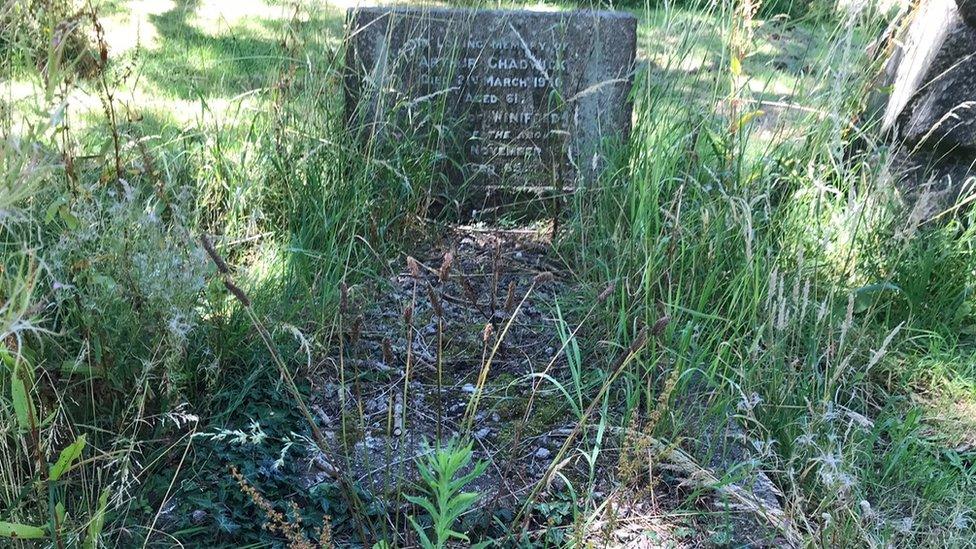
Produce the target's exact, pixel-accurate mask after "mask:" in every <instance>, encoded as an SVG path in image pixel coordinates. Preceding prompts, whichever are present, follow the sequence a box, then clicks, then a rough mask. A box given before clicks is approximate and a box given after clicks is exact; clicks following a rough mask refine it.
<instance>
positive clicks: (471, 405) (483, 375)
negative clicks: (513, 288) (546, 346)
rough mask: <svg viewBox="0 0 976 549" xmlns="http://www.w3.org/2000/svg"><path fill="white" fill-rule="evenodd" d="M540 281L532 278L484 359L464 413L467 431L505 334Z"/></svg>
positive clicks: (538, 278)
mask: <svg viewBox="0 0 976 549" xmlns="http://www.w3.org/2000/svg"><path fill="white" fill-rule="evenodd" d="M539 281H540V277H536V278H535V279H533V280H532V285H531V286H529V289H528V290H526V292H525V295H523V296H522V300H521V301H519V304H518V305H517V306H516V307H515V310H514V311H512V314H511V315H510V316H509V317H508V321H506V322H505V326H504V327H503V328H502V331H501V333H500V334H498V337H497V338H495V344H494V345H493V346H492V348H491V353H489V354H488V355H487V357H485V358H484V359H483V360H482V366H481V371H480V372H478V382H477V383H476V384H475V387H474V393H473V394H472V395H471V400H470V401H469V402H468V409H467V410H465V413H464V415H465V420H464V430H465V431H467V432H470V431H471V425H472V424H473V422H474V416H475V413H477V411H478V405H479V403H480V402H481V393H482V391H483V390H484V387H485V382H486V381H487V380H488V372H489V370H491V363H492V361H493V360H494V359H495V355H496V354H497V353H498V349H499V348H500V347H501V345H502V341H504V340H505V335H506V334H508V329H509V328H511V327H512V323H513V322H514V321H515V318H516V317H518V314H519V311H521V310H522V306H523V305H525V302H526V300H528V299H529V296H530V295H532V291H533V290H534V289H535V287H536V286H537V285H538V283H539ZM489 326H490V325H489ZM487 345H488V341H487V339H486V340H485V348H486V349H487Z"/></svg>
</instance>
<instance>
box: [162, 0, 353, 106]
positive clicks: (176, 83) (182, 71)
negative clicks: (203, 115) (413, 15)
mask: <svg viewBox="0 0 976 549" xmlns="http://www.w3.org/2000/svg"><path fill="white" fill-rule="evenodd" d="M200 6H201V2H200V0H178V1H177V2H176V4H175V6H174V7H173V9H171V10H169V11H167V12H164V13H162V14H159V15H151V16H150V18H149V19H150V22H151V23H152V24H153V25H155V27H156V31H157V32H158V33H159V43H160V46H159V47H158V48H156V49H153V50H147V51H145V52H144V53H143V59H144V68H143V75H144V76H145V77H147V78H148V79H149V80H150V81H151V82H152V84H153V85H154V86H155V87H156V89H158V90H159V91H160V92H161V93H163V94H165V95H168V96H171V97H175V98H180V99H197V98H212V97H233V96H235V95H238V94H241V93H244V92H248V91H251V90H255V89H260V88H263V87H268V86H272V85H274V84H275V83H276V81H277V79H278V78H279V76H280V75H281V74H282V70H281V67H282V65H284V64H286V63H289V62H291V61H292V60H291V59H290V58H289V57H288V54H287V51H286V49H285V47H284V46H285V44H284V43H283V42H282V40H281V39H280V38H279V37H284V36H285V35H286V34H287V32H286V31H287V29H286V27H285V26H286V25H288V24H289V22H288V21H286V20H275V19H268V18H258V17H254V18H251V20H252V21H256V22H257V23H258V25H259V26H260V30H254V29H253V28H246V27H243V26H235V27H232V28H230V29H228V30H226V31H225V32H221V33H219V34H210V33H206V32H203V31H201V30H200V29H199V28H197V27H196V26H194V25H192V24H191V22H190V20H191V18H192V16H193V14H194V13H195V11H196V10H197V9H198V8H199V7H200ZM342 23H343V20H342V16H341V14H340V13H339V12H333V11H324V10H319V11H318V12H316V13H314V14H313V16H312V17H311V18H310V19H309V20H308V21H302V22H300V23H299V24H298V27H297V29H296V30H297V32H298V33H299V34H300V36H301V38H302V42H303V51H302V54H303V56H304V55H308V56H309V57H310V58H312V59H314V58H316V57H317V56H323V55H325V53H326V49H327V48H328V38H329V37H336V36H340V35H341V32H342ZM299 61H301V60H299Z"/></svg>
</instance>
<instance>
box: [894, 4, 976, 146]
mask: <svg viewBox="0 0 976 549" xmlns="http://www.w3.org/2000/svg"><path fill="white" fill-rule="evenodd" d="M971 1H976V0H962V1H961V3H968V2H971ZM967 6H968V7H969V8H971V7H972V6H971V5H969V4H967ZM892 67H893V70H890V72H891V73H892V76H893V85H892V93H891V96H890V98H889V101H888V106H887V109H886V111H885V115H884V120H883V128H884V129H886V130H891V129H894V130H895V131H897V132H898V136H899V137H900V138H901V139H902V140H904V142H905V143H907V144H908V145H910V146H911V147H913V148H919V147H924V148H926V149H933V150H942V151H955V152H957V153H964V152H966V151H967V150H970V151H976V27H972V26H971V25H969V24H968V23H967V22H966V21H965V20H964V19H963V18H962V16H961V14H960V11H959V8H958V7H957V6H956V0H930V1H929V2H927V3H926V4H924V5H923V6H922V7H921V8H920V10H919V12H918V14H917V15H916V16H915V18H914V20H913V22H912V24H911V26H910V28H909V30H908V32H907V34H906V36H905V38H904V40H903V41H902V45H901V46H900V47H899V48H898V50H897V51H896V52H895V54H894V56H893V58H892Z"/></svg>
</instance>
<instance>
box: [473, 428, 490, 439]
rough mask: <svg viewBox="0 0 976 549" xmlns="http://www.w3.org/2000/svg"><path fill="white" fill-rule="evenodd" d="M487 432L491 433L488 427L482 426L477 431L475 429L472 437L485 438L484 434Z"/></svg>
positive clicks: (486, 434)
mask: <svg viewBox="0 0 976 549" xmlns="http://www.w3.org/2000/svg"><path fill="white" fill-rule="evenodd" d="M489 433H491V429H489V428H487V427H483V428H481V429H478V430H477V431H475V433H474V438H476V439H478V440H481V439H483V438H485V437H486V436H488V434H489Z"/></svg>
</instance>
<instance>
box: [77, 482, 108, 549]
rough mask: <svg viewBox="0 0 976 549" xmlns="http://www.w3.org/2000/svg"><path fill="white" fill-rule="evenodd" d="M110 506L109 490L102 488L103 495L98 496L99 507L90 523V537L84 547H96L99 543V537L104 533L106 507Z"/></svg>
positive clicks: (91, 548)
mask: <svg viewBox="0 0 976 549" xmlns="http://www.w3.org/2000/svg"><path fill="white" fill-rule="evenodd" d="M107 507H108V490H107V489H106V490H102V495H100V496H98V509H97V510H96V511H95V516H93V517H92V519H91V522H89V523H88V537H86V538H85V543H84V544H83V545H82V547H83V548H84V549H95V547H97V544H98V537H99V536H100V535H102V527H103V526H105V509H106V508H107Z"/></svg>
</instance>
